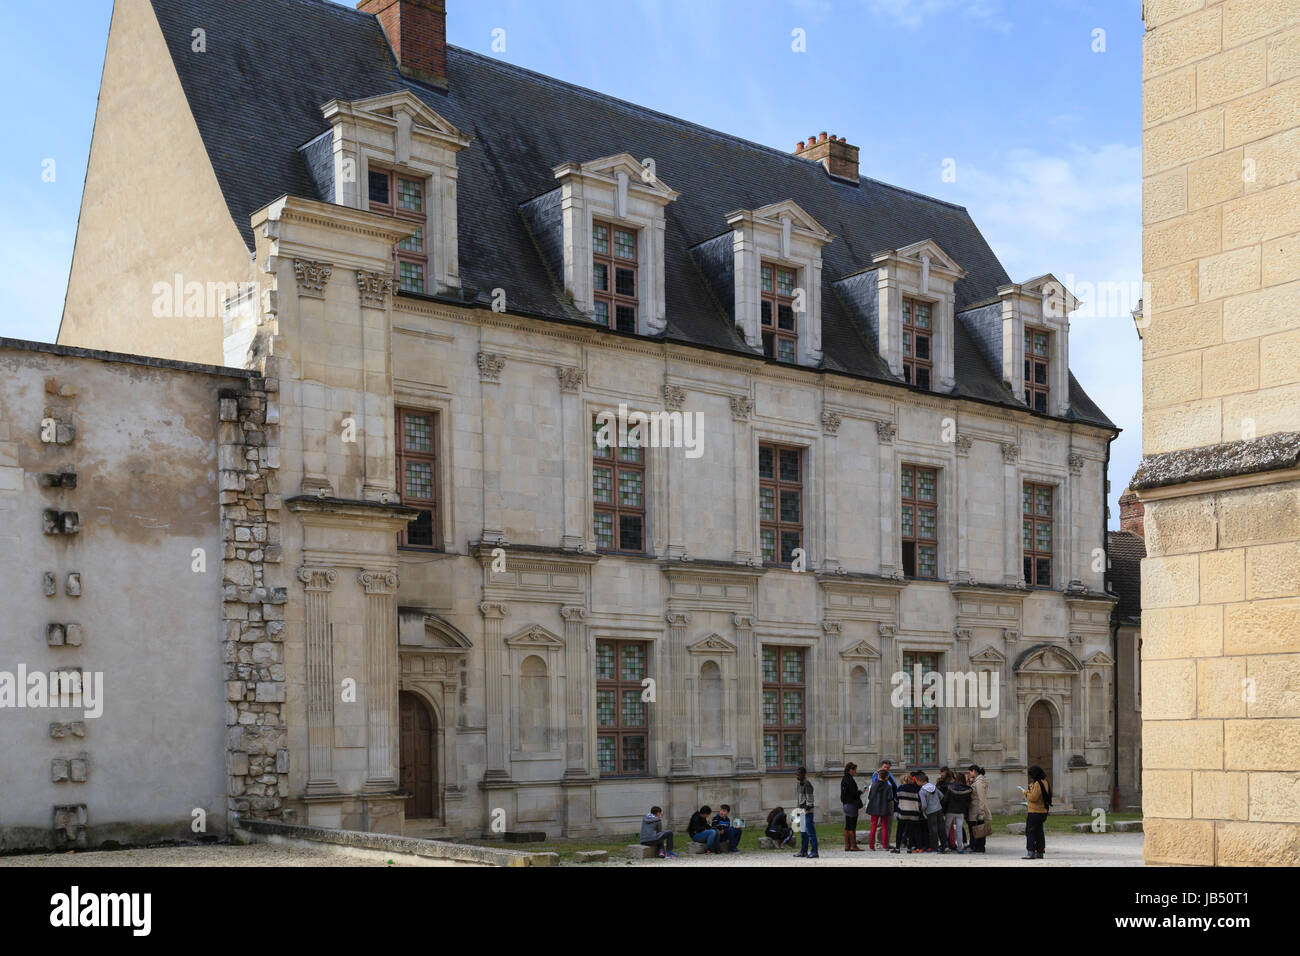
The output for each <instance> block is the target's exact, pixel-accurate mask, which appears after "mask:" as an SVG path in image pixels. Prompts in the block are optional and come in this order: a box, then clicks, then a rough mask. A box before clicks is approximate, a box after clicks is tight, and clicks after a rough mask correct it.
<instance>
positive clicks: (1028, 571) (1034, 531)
mask: <svg viewBox="0 0 1300 956" xmlns="http://www.w3.org/2000/svg"><path fill="white" fill-rule="evenodd" d="M1040 491H1046V492H1047V508H1048V510H1047V514H1046V515H1040V514H1039V513H1038V493H1039V492H1040ZM1026 493H1028V499H1029V500H1028V510H1025V509H1026V501H1025V498H1026ZM1020 501H1021V504H1020V511H1021V515H1020V521H1021V529H1020V531H1021V542H1020V543H1021V549H1022V558H1023V561H1024V566H1023V568H1022V570H1021V573H1023V574H1024V576H1025V583H1026V584H1027V585H1029V586H1030V587H1033V588H1050V587H1052V577H1053V571H1054V568H1053V567H1052V566H1053V564H1055V561H1054V558H1053V551H1054V550H1055V548H1056V487H1055V486H1054V485H1045V484H1043V483H1042V482H1034V481H1026V482H1024V484H1023V486H1022V488H1021V492H1020ZM1042 524H1045V525H1047V528H1048V532H1047V534H1048V542H1049V544H1048V550H1047V551H1040V550H1039V549H1038V526H1039V525H1042ZM1040 561H1046V562H1047V582H1046V583H1043V582H1042V581H1040V580H1039V578H1040V574H1039V570H1040V567H1039V562H1040Z"/></svg>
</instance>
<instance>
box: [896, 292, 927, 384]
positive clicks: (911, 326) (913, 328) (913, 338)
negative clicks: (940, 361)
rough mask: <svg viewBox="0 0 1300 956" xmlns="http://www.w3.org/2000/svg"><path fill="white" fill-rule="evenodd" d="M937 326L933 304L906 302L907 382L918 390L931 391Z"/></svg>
mask: <svg viewBox="0 0 1300 956" xmlns="http://www.w3.org/2000/svg"><path fill="white" fill-rule="evenodd" d="M933 334H934V323H933V322H932V320H931V314H930V303H929V302H920V301H918V300H916V299H904V300H903V381H905V382H907V384H908V385H915V386H916V387H917V388H924V389H929V388H930V380H931V378H932V376H933V373H934V352H933V349H932V348H931V345H932V342H933V339H932V336H933Z"/></svg>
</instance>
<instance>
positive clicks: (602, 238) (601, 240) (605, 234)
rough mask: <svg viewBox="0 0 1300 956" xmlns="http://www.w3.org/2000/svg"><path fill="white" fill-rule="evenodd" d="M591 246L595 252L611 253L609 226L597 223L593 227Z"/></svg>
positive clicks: (605, 254)
mask: <svg viewBox="0 0 1300 956" xmlns="http://www.w3.org/2000/svg"><path fill="white" fill-rule="evenodd" d="M591 248H592V250H593V251H594V252H596V253H598V254H600V255H602V256H607V255H609V227H608V226H605V225H602V224H600V223H596V224H595V225H593V226H592V227H591Z"/></svg>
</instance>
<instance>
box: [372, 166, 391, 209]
mask: <svg viewBox="0 0 1300 956" xmlns="http://www.w3.org/2000/svg"><path fill="white" fill-rule="evenodd" d="M370 201H371V202H372V203H375V204H377V205H380V206H387V205H388V173H377V172H373V171H372V172H371V173H370Z"/></svg>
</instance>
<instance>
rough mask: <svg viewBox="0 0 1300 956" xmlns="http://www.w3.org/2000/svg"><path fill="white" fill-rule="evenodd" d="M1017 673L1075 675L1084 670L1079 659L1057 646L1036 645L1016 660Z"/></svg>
mask: <svg viewBox="0 0 1300 956" xmlns="http://www.w3.org/2000/svg"><path fill="white" fill-rule="evenodd" d="M1015 669H1016V671H1017V673H1019V672H1021V671H1026V672H1032V671H1037V672H1043V673H1049V674H1074V673H1077V672H1078V671H1080V670H1082V669H1083V665H1082V664H1080V663H1079V659H1078V658H1077V657H1075V656H1074V655H1073V654H1071V653H1070V652H1069V651H1067V650H1066V649H1065V648H1064V647H1060V646H1058V645H1056V644H1035V645H1034V646H1033V647H1030V648H1028V649H1026V650H1025V651H1024V652H1023V653H1021V655H1020V656H1019V657H1017V658H1016V668H1015Z"/></svg>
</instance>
